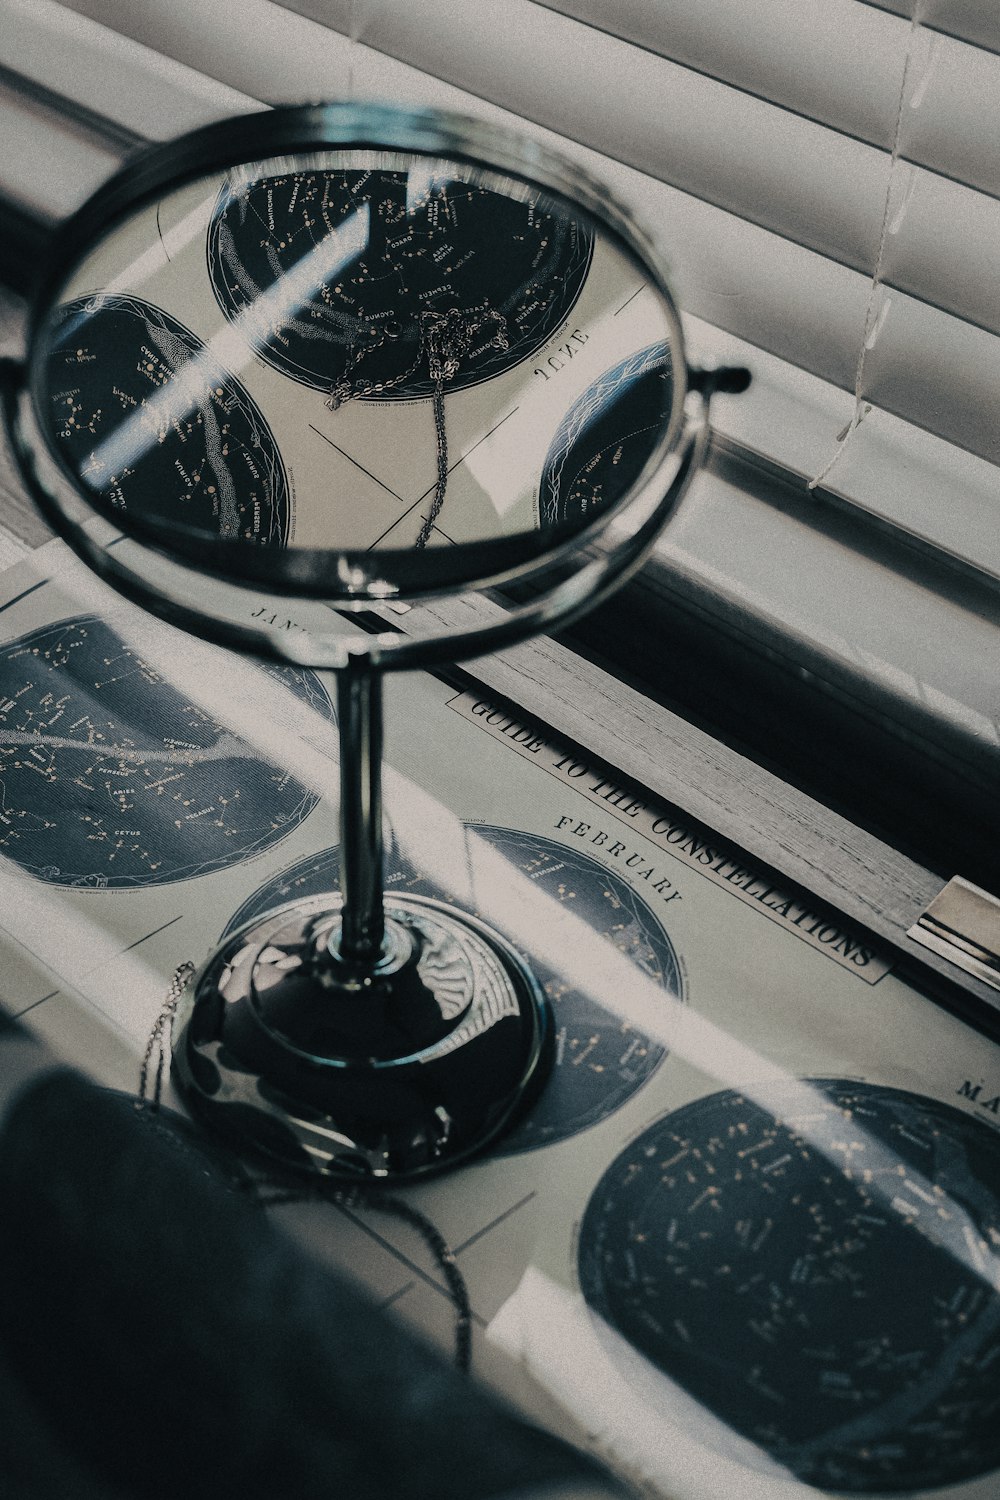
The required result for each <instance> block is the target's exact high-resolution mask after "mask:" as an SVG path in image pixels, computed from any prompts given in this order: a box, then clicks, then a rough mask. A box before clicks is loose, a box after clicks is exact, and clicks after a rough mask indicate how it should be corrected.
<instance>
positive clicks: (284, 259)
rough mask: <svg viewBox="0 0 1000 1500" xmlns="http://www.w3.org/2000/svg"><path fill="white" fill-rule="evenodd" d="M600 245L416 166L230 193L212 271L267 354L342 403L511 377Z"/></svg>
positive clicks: (319, 174) (549, 215)
mask: <svg viewBox="0 0 1000 1500" xmlns="http://www.w3.org/2000/svg"><path fill="white" fill-rule="evenodd" d="M592 242H593V236H592V234H591V232H590V231H589V229H587V228H586V227H585V226H584V225H583V224H582V223H580V222H579V221H577V220H576V219H572V218H570V217H569V216H568V215H566V214H564V213H562V212H560V211H559V210H558V208H556V207H555V205H553V204H548V203H546V202H545V200H544V199H543V198H542V196H541V195H540V194H539V193H537V192H535V193H524V194H522V193H520V192H517V193H512V194H511V195H507V194H505V193H503V192H499V191H494V190H492V189H491V188H488V187H485V186H483V185H481V184H479V183H476V182H463V181H458V180H454V179H453V178H452V177H451V176H449V175H444V174H442V175H435V173H434V172H433V171H431V170H425V169H423V168H422V167H420V166H415V167H414V168H413V169H411V170H410V171H409V172H406V171H386V170H343V169H342V170H322V171H320V170H317V171H300V172H290V173H286V174H282V175H277V176H266V177H260V178H256V179H255V178H252V177H251V178H249V180H248V179H247V178H246V177H240V178H233V179H232V181H230V182H229V183H228V184H227V185H226V187H224V188H223V190H222V193H221V194H220V197H219V201H218V204H217V206H216V209H215V213H214V215H213V218H212V222H211V225H210V227H209V233H208V266H209V275H210V277H211V280H212V285H213V288H214V290H215V295H216V298H217V300H218V302H219V305H220V307H221V308H222V309H223V311H224V312H225V313H226V314H227V316H228V317H230V318H232V319H233V320H234V321H237V322H238V323H239V326H240V329H241V331H242V332H243V334H244V336H245V337H246V338H247V339H248V340H249V342H250V343H251V345H252V346H253V348H254V349H255V350H256V352H257V353H258V354H259V355H260V356H261V358H262V359H264V360H266V361H267V363H268V364H270V365H272V366H273V367H274V368H275V369H277V370H280V371H282V372H283V373H284V374H286V375H288V376H290V377H291V378H292V379H293V380H297V381H300V382H301V383H302V384H304V385H308V386H313V387H315V388H317V389H319V390H323V391H327V392H328V393H329V394H330V397H331V404H333V405H334V406H336V405H338V404H339V403H340V402H341V401H344V400H347V399H350V398H359V399H362V400H364V399H366V398H367V399H374V400H389V399H396V400H400V399H403V400H412V399H414V398H417V397H426V396H430V395H433V394H434V391H435V387H436V386H439V385H440V384H441V383H442V378H443V383H444V385H445V388H446V389H447V390H452V391H454V390H461V389H463V388H464V387H467V386H470V385H474V384H477V383H479V382H480V381H483V380H487V379H489V378H490V377H492V376H495V375H498V374H501V373H503V372H504V371H506V370H509V369H511V368H513V366H515V365H516V364H518V363H520V361H521V360H523V359H526V358H528V356H529V355H530V354H532V353H533V352H534V351H535V350H536V349H537V348H538V347H539V346H540V345H541V344H542V343H544V341H545V340H546V339H547V338H548V337H549V336H550V335H551V334H552V333H553V332H554V331H555V330H556V329H557V328H558V326H559V324H560V323H561V322H562V320H563V319H564V318H565V317H566V316H567V314H568V312H569V310H570V309H571V308H572V306H573V304H574V303H575V302H576V299H577V297H578V296H579V294H580V291H581V288H582V287H583V284H584V281H585V280H586V276H587V271H588V268H589V265H590V258H591V251H592ZM283 281H284V282H286V283H287V291H285V292H283V289H282V284H283ZM442 350H444V355H443V357H442Z"/></svg>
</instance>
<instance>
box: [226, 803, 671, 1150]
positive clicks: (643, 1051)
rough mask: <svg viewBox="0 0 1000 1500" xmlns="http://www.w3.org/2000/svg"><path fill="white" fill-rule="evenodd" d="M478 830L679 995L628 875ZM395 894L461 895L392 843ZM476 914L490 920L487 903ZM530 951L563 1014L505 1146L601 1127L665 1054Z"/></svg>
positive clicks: (326, 855) (295, 882) (299, 892)
mask: <svg viewBox="0 0 1000 1500" xmlns="http://www.w3.org/2000/svg"><path fill="white" fill-rule="evenodd" d="M472 831H473V832H474V834H475V835H476V836H477V837H479V838H482V839H485V840H486V841H487V843H488V844H489V845H490V846H491V847H492V848H494V849H496V850H498V851H499V852H500V853H501V854H503V855H505V856H506V857H507V858H508V859H509V860H510V862H511V865H512V866H513V868H514V869H516V870H518V871H520V872H522V873H523V874H525V875H527V876H528V878H529V879H530V880H532V881H533V882H534V883H536V884H537V885H538V886H539V887H540V888H541V889H542V890H546V891H549V892H550V893H551V894H552V895H554V896H555V897H556V898H557V899H558V900H560V901H563V902H567V903H570V904H571V905H572V908H573V911H574V913H575V914H576V915H577V916H578V917H580V918H581V919H582V920H583V921H584V922H586V923H587V924H588V926H589V927H591V928H592V929H593V930H594V931H595V932H599V933H601V934H602V936H604V937H606V938H607V939H608V940H609V941H610V942H611V943H613V944H614V945H615V947H616V948H618V949H619V950H620V951H621V952H623V953H625V954H626V955H627V956H628V957H629V958H631V960H632V962H633V963H634V964H635V965H636V967H637V968H638V969H639V970H640V971H641V972H642V973H643V974H644V975H646V976H648V977H649V978H652V979H653V980H655V981H657V982H658V983H660V984H662V985H663V987H664V989H665V990H667V991H669V992H671V994H673V995H679V994H680V993H681V982H682V981H681V973H680V965H679V964H678V961H677V956H676V954H675V952H674V948H673V945H672V943H671V942H670V939H669V937H668V936H667V934H666V931H665V930H664V928H663V925H662V924H661V922H660V921H659V919H658V917H657V916H656V915H655V914H654V913H653V912H652V911H651V910H650V908H649V907H648V906H647V905H646V903H645V902H644V901H643V900H642V899H641V898H640V897H639V896H637V895H636V893H635V891H633V889H632V887H631V886H630V885H629V884H628V882H627V881H626V880H624V879H623V878H622V877H621V876H620V875H618V874H616V873H615V872H614V871H612V870H607V869H605V868H604V866H603V865H601V864H599V863H598V862H597V860H595V859H592V858H591V857H590V856H589V855H587V854H585V853H582V852H581V851H579V850H576V849H567V848H565V847H564V846H563V845H562V844H558V843H556V841H555V840H554V839H549V838H544V837H543V836H542V835H540V834H534V833H523V832H521V831H520V830H518V829H511V828H496V827H491V826H487V825H484V824H476V825H475V826H474V828H473V830H472ZM338 868H339V861H338V854H337V850H336V849H326V850H323V851H322V852H321V853H320V854H317V855H314V856H312V857H310V858H308V859H304V860H300V861H299V862H297V863H296V864H294V865H292V866H290V867H289V868H288V869H287V870H283V871H282V872H281V873H280V874H278V875H276V876H275V877H274V879H273V880H271V881H269V882H268V883H267V884H266V885H264V886H262V887H261V888H260V889H259V890H258V891H255V892H254V893H253V895H252V896H250V897H249V898H248V899H247V901H245V902H244V903H243V905H242V906H241V907H240V909H239V911H238V912H236V913H235V915H234V916H233V918H232V920H231V921H230V923H229V925H228V927H227V929H226V933H225V934H224V935H225V936H228V935H229V934H230V933H232V932H235V931H236V929H237V928H238V927H240V926H242V925H243V923H244V922H248V921H250V920H251V919H253V918H255V917H258V916H260V915H261V914H262V913H264V912H266V911H268V910H270V909H271V908H272V907H275V906H281V905H282V904H283V903H285V902H288V901H294V900H298V899H300V898H302V899H304V898H306V897H309V896H315V895H318V894H319V893H320V892H322V891H329V890H334V889H336V886H337V877H338ZM394 891H413V892H415V893H416V894H418V895H425V896H436V897H440V898H443V899H445V900H447V899H450V898H452V897H453V894H454V893H453V892H451V891H450V890H447V889H444V888H442V887H441V886H440V885H438V884H436V883H435V882H433V881H431V880H429V879H428V878H427V877H426V876H425V875H423V874H422V873H421V872H420V871H418V870H416V869H415V868H414V867H413V865H412V864H410V863H409V861H407V860H405V859H404V858H402V857H401V856H400V854H399V851H398V850H397V849H395V848H393V847H390V848H389V850H388V851H387V855H386V903H387V905H388V906H391V905H392V896H393V892H394ZM474 914H475V915H478V916H480V917H481V918H482V919H483V920H484V921H487V922H489V921H490V913H489V912H488V911H486V910H480V911H478V912H477V913H474ZM528 957H529V960H530V962H531V965H532V968H533V970H534V972H535V975H536V977H537V979H538V980H539V982H540V983H541V984H542V985H543V987H544V989H545V991H546V994H547V995H548V997H549V999H550V1000H551V1002H552V1005H553V1009H554V1012H555V1024H556V1066H555V1070H554V1073H553V1075H552V1077H551V1079H550V1080H549V1082H548V1084H547V1085H546V1087H545V1091H544V1093H543V1094H542V1097H541V1098H540V1099H539V1101H538V1103H537V1104H536V1105H535V1107H534V1109H533V1110H532V1111H531V1113H530V1114H529V1115H528V1116H527V1118H526V1119H525V1120H523V1121H522V1122H521V1124H520V1125H518V1126H517V1127H516V1129H515V1130H514V1131H513V1132H512V1133H511V1134H510V1135H508V1136H507V1137H505V1139H504V1141H503V1142H502V1145H501V1147H500V1149H501V1150H502V1151H504V1152H513V1151H527V1150H532V1149H534V1148H535V1147H539V1146H548V1145H552V1144H554V1143H555V1142H556V1141H561V1140H565V1139H567V1138H568V1137H569V1136H572V1135H576V1134H577V1133H578V1132H579V1131H581V1130H586V1129H588V1128H589V1127H590V1126H592V1125H596V1124H598V1123H599V1122H600V1121H602V1120H604V1119H606V1118H607V1117H608V1116H609V1115H611V1114H613V1113H614V1111H615V1110H617V1109H620V1108H621V1106H622V1105H623V1104H624V1103H625V1102H626V1101H627V1100H628V1099H630V1098H631V1097H632V1095H633V1094H635V1093H636V1091H637V1090H638V1089H640V1088H641V1087H642V1085H643V1084H644V1083H645V1082H646V1081H647V1079H649V1078H650V1077H651V1075H652V1074H653V1073H654V1072H655V1070H656V1068H657V1067H658V1066H659V1064H660V1062H661V1061H662V1059H663V1056H664V1053H665V1048H664V1047H663V1046H662V1045H660V1044H659V1043H657V1042H654V1041H652V1040H651V1039H650V1038H649V1037H647V1036H645V1035H644V1034H643V1033H642V1032H639V1031H637V1030H635V1028H633V1027H632V1026H630V1025H629V1024H628V1023H627V1022H626V1021H624V1020H623V1019H622V1018H621V1017H620V1016H618V1015H616V1014H615V1013H614V1011H613V1010H611V1009H605V1008H604V1007H603V1006H600V1005H597V1004H595V1003H594V1002H593V1001H592V1000H591V999H590V998H589V997H587V996H584V995H582V994H580V992H579V991H578V990H576V989H575V988H574V987H573V986H571V985H569V984H568V983H567V982H566V981H565V980H564V979H563V978H562V977H561V976H560V974H559V972H558V970H557V969H556V968H555V967H554V966H553V965H552V964H550V963H545V962H542V961H540V960H538V959H537V958H535V957H534V956H533V955H531V954H529V955H528Z"/></svg>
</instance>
